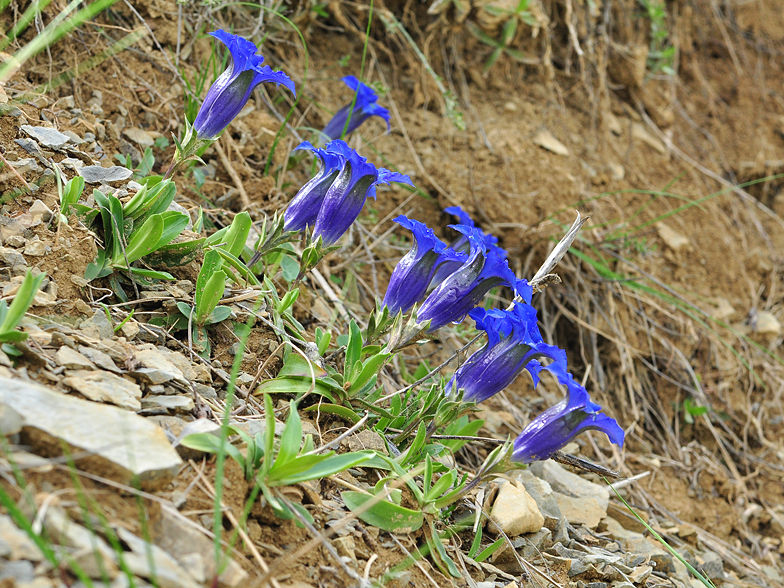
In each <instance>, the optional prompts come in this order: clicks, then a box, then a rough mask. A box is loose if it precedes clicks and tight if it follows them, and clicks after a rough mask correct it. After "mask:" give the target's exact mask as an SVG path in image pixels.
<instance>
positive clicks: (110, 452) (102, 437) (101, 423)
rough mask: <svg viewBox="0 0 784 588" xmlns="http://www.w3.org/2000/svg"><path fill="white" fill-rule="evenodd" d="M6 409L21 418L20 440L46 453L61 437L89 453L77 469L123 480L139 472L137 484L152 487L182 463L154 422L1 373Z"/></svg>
mask: <svg viewBox="0 0 784 588" xmlns="http://www.w3.org/2000/svg"><path fill="white" fill-rule="evenodd" d="M10 408H12V409H13V411H14V412H15V413H17V414H18V415H19V417H20V420H21V427H22V439H23V443H26V444H29V445H31V446H32V447H33V448H36V449H38V450H39V451H41V452H43V453H44V454H51V453H56V452H57V453H59V451H60V447H61V441H63V442H65V443H67V444H68V445H70V447H71V452H72V454H77V453H79V454H81V453H85V454H87V455H89V456H90V457H89V458H86V459H83V460H80V461H79V467H80V468H83V469H85V470H88V471H93V472H95V473H98V474H100V475H101V476H104V477H110V478H113V479H115V480H117V481H120V482H122V483H125V484H129V483H131V482H132V481H134V477H138V480H139V482H140V483H141V485H142V487H145V488H152V489H154V488H156V487H159V486H161V485H163V484H165V483H167V482H168V481H169V480H171V479H172V477H173V476H174V474H175V472H176V471H177V469H178V468H179V467H180V465H181V464H182V461H181V460H180V457H179V456H178V455H177V452H176V451H175V450H174V448H173V447H172V446H171V444H170V443H169V442H168V441H167V439H166V435H165V434H164V432H163V431H162V430H161V429H160V428H159V427H158V426H157V425H155V424H154V423H151V422H149V421H148V420H146V419H145V418H143V417H140V416H138V415H136V414H134V413H131V412H128V411H125V410H122V409H119V408H116V407H114V406H108V405H105V404H98V403H96V402H90V401H88V400H81V399H79V398H73V397H70V396H68V395H65V394H61V393H59V392H53V391H51V390H47V389H46V388H44V387H42V386H39V385H37V384H33V383H30V382H24V381H21V380H16V379H11V378H5V377H0V414H2V411H3V410H5V409H10Z"/></svg>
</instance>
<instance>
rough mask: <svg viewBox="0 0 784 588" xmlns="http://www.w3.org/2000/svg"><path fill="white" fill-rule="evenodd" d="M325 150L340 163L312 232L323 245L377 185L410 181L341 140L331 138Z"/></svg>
mask: <svg viewBox="0 0 784 588" xmlns="http://www.w3.org/2000/svg"><path fill="white" fill-rule="evenodd" d="M327 151H328V152H329V153H333V154H336V155H338V156H340V157H342V158H343V163H342V167H341V170H340V173H339V174H338V176H337V178H335V181H334V182H332V184H331V185H330V187H329V189H328V190H327V193H326V194H325V195H324V202H323V203H322V205H321V209H320V210H319V214H318V217H317V219H316V224H315V227H314V229H313V235H314V237H319V236H320V237H321V239H322V241H323V243H324V245H332V244H333V243H335V242H336V241H337V240H338V239H340V237H342V236H343V234H344V233H345V232H346V231H347V230H348V229H349V227H350V226H351V225H352V224H353V223H354V221H355V220H357V217H358V216H359V213H360V212H361V211H362V207H363V206H364V205H365V200H366V199H367V197H368V196H370V197H372V198H375V197H376V186H377V185H378V184H389V183H390V182H400V183H403V184H408V185H409V186H411V185H413V184H411V179H410V178H409V177H408V176H407V175H405V174H401V173H397V172H393V171H389V170H388V169H384V168H376V166H375V165H373V164H372V163H370V162H369V161H368V160H367V159H365V158H364V157H362V156H361V155H359V154H358V153H357V152H356V151H354V150H353V149H352V148H351V147H349V146H348V145H347V144H346V143H345V142H343V141H339V140H338V141H332V142H331V143H329V145H327Z"/></svg>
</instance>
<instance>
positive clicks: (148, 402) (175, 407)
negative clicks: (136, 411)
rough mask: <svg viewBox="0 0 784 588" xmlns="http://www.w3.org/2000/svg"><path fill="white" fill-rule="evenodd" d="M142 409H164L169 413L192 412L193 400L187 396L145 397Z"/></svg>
mask: <svg viewBox="0 0 784 588" xmlns="http://www.w3.org/2000/svg"><path fill="white" fill-rule="evenodd" d="M142 408H165V409H166V410H168V411H169V412H185V413H187V412H192V411H193V408H194V404H193V399H192V398H188V397H187V396H182V395H178V396H145V397H144V398H142Z"/></svg>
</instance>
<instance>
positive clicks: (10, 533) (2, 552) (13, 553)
mask: <svg viewBox="0 0 784 588" xmlns="http://www.w3.org/2000/svg"><path fill="white" fill-rule="evenodd" d="M0 557H5V558H8V559H11V560H17V559H26V560H29V561H41V560H43V558H44V555H43V553H41V550H40V549H38V547H37V546H36V545H35V543H33V540H32V539H30V537H29V536H28V535H27V533H25V532H24V531H21V530H19V529H18V528H17V527H16V525H15V524H14V522H13V520H11V517H9V516H7V515H0Z"/></svg>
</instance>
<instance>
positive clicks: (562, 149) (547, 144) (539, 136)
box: [533, 129, 569, 155]
mask: <svg viewBox="0 0 784 588" xmlns="http://www.w3.org/2000/svg"><path fill="white" fill-rule="evenodd" d="M533 142H534V143H535V144H536V145H539V147H543V148H545V149H547V150H548V151H552V152H553V153H556V154H558V155H569V148H568V147H567V146H566V145H564V144H563V143H561V142H560V141H559V140H558V139H556V138H555V135H553V134H552V133H551V132H550V131H549V130H548V129H540V130H539V131H538V132H537V133H536V134H535V135H534V138H533Z"/></svg>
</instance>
